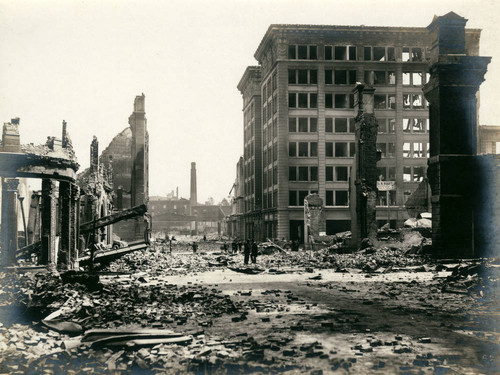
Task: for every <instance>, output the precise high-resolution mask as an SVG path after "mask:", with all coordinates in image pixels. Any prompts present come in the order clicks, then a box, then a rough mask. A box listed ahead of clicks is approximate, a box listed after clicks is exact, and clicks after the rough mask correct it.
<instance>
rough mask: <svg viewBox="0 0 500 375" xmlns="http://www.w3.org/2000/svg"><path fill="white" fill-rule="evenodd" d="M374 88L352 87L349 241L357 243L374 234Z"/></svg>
mask: <svg viewBox="0 0 500 375" xmlns="http://www.w3.org/2000/svg"><path fill="white" fill-rule="evenodd" d="M374 92H375V89H374V88H372V87H367V86H365V85H363V84H358V85H357V86H356V88H355V89H354V110H355V113H357V114H356V117H355V121H356V128H355V129H356V130H355V155H354V165H353V167H352V170H351V194H354V196H353V197H352V198H351V200H350V205H351V232H352V245H353V246H356V247H359V246H360V244H361V240H362V239H363V238H369V239H370V240H372V241H373V240H374V239H376V236H377V220H376V205H377V161H378V160H380V154H379V153H378V152H377V131H378V123H377V119H376V118H375V114H374Z"/></svg>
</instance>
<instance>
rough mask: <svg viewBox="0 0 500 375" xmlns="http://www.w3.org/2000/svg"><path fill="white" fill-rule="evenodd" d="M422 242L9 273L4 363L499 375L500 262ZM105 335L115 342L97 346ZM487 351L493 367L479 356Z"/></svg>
mask: <svg viewBox="0 0 500 375" xmlns="http://www.w3.org/2000/svg"><path fill="white" fill-rule="evenodd" d="M411 246H413V245H408V246H406V247H405V248H397V247H395V246H391V247H389V246H387V247H386V248H379V249H374V248H370V247H368V248H367V249H364V250H362V251H358V252H355V253H352V254H336V253H334V252H333V251H332V249H328V248H325V249H323V250H318V251H315V252H303V251H299V252H291V251H285V252H283V251H277V252H275V253H272V254H269V255H261V256H259V257H258V263H257V266H250V267H246V266H244V265H243V264H242V263H243V262H242V261H243V259H242V258H243V256H242V254H236V255H233V254H228V253H223V252H221V251H219V250H218V249H217V247H218V246H214V244H213V243H212V244H211V245H210V247H205V248H204V247H203V246H200V250H201V251H200V252H199V253H197V254H192V253H186V251H183V252H181V253H179V252H176V251H175V249H174V252H173V254H169V253H167V252H166V251H165V249H163V248H162V247H159V246H156V247H155V246H152V247H150V248H148V249H147V250H146V251H141V252H135V253H131V254H128V255H126V256H124V257H122V258H121V259H119V260H117V261H115V262H113V263H111V264H110V265H109V266H108V267H107V268H106V271H105V272H102V273H100V276H99V277H97V276H95V277H94V276H89V275H85V274H78V273H77V274H73V275H71V274H69V275H68V274H62V275H61V276H62V277H59V276H58V275H57V274H50V273H47V274H36V275H34V274H29V273H26V274H17V273H12V272H11V273H4V274H2V275H0V276H1V277H2V280H3V283H2V288H1V289H2V290H1V292H0V305H1V306H2V307H0V308H1V311H2V323H3V324H2V326H0V349H1V350H2V356H1V358H0V369H1V371H5V372H9V373H19V374H21V373H23V374H24V373H33V374H35V373H46V374H62V373H71V374H80V373H82V374H83V373H89V372H92V373H103V374H105V373H106V374H107V373H120V374H129V373H141V371H142V372H144V371H147V372H152V373H206V372H211V373H282V372H287V373H310V374H319V373H329V372H333V371H339V372H353V373H387V372H397V373H404V372H406V373H419V372H420V371H424V372H426V371H431V370H432V371H434V372H435V373H440V371H441V372H443V373H444V372H446V371H448V372H453V371H455V372H458V373H461V372H462V373H463V372H470V373H477V372H485V371H486V372H491V371H493V372H494V371H496V370H495V369H497V370H498V369H499V363H498V361H497V359H495V358H496V357H495V353H497V352H496V351H495V349H494V348H495V347H498V344H499V343H500V335H499V334H498V332H497V327H496V318H495V317H496V316H498V314H499V313H500V308H499V305H498V298H497V297H498V280H499V275H498V272H497V269H499V268H498V267H497V266H496V263H495V262H493V261H492V260H490V261H479V262H462V263H457V264H438V263H431V262H429V261H428V259H427V258H426V257H424V256H422V255H419V254H410V253H409V251H408V250H409V249H410V248H411ZM214 248H215V249H216V250H217V251H215V252H214V251H213V249H214ZM186 250H187V249H186ZM211 250H212V251H211ZM231 268H234V269H238V270H255V273H256V275H252V274H246V275H245V274H242V273H239V272H233V271H231V270H230V269H231ZM238 275H239V276H238ZM201 276H205V277H206V280H209V281H203V280H204V279H203V278H202V277H201ZM174 281H175V282H174ZM96 329H100V330H101V331H100V332H101V335H103V336H101V337H100V338H99V340H95V341H96V342H94V341H92V342H89V341H85V337H88V336H89V334H90V333H89V332H95V330H96ZM116 332H122V333H123V332H125V333H123V334H124V335H126V336H125V337H124V336H123V335H121V334H120V335H118V336H117V333H116ZM450 340H451V341H450ZM463 348H467V350H466V351H464V350H463ZM471 353H472V354H471ZM475 353H477V354H475ZM477 355H479V357H481V356H482V357H481V358H482V359H481V360H476V362H474V360H473V358H479V357H475V356H477ZM471 356H472V357H471Z"/></svg>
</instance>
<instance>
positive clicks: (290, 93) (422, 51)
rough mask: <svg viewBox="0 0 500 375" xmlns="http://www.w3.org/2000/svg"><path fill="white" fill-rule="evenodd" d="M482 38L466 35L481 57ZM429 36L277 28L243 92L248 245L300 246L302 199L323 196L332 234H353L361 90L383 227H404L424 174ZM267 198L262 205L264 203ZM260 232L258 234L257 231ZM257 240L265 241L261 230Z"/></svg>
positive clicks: (423, 32) (407, 30) (393, 30)
mask: <svg viewBox="0 0 500 375" xmlns="http://www.w3.org/2000/svg"><path fill="white" fill-rule="evenodd" d="M479 37H480V30H477V29H470V30H467V32H466V44H467V49H468V54H470V55H477V54H478V53H479ZM431 42H432V41H431V37H430V34H429V31H428V30H427V29H426V28H423V27H422V28H411V27H369V26H315V25H271V26H270V27H269V29H268V30H267V32H266V34H265V35H264V38H263V39H262V42H261V43H260V45H259V47H258V49H257V51H256V52H255V55H254V57H255V58H256V60H257V61H258V62H259V64H260V66H259V67H248V68H247V69H246V71H245V73H244V75H243V77H242V79H241V81H240V83H239V84H238V89H239V90H240V91H241V93H242V94H243V103H244V104H243V112H244V130H245V131H244V134H245V135H244V145H245V148H244V163H245V189H244V199H245V204H246V205H245V214H244V220H245V222H246V233H245V234H246V236H247V237H255V238H265V237H271V238H276V237H278V238H282V237H285V238H288V239H299V240H302V239H303V238H302V236H303V233H304V230H303V225H304V213H303V204H304V198H305V197H306V196H307V195H308V194H310V193H318V194H319V195H320V197H321V198H322V199H323V201H324V204H325V216H326V230H327V233H328V234H332V233H336V232H340V231H344V230H349V229H350V213H349V199H350V194H349V179H350V169H351V166H352V164H353V155H354V126H355V125H354V115H355V113H354V97H353V93H352V90H353V88H354V86H355V84H356V82H364V83H366V84H369V85H372V86H373V87H374V88H375V97H374V101H375V103H374V105H375V115H376V117H377V120H378V124H379V128H378V137H377V148H378V150H380V151H381V154H382V159H381V160H380V161H379V162H378V163H377V168H378V175H379V179H380V180H386V181H395V186H396V190H393V191H384V192H379V194H378V208H377V220H379V221H380V222H386V221H388V220H390V221H391V224H392V225H398V224H401V223H402V222H403V221H404V220H405V219H407V217H408V215H407V213H406V210H405V209H404V203H405V201H406V199H407V198H408V197H409V196H410V195H411V193H412V192H413V191H414V190H415V189H416V188H417V186H418V184H419V182H420V181H421V180H422V179H423V178H424V177H425V175H426V168H427V157H428V155H429V134H428V131H429V116H428V104H427V102H426V100H425V98H424V96H423V94H422V86H423V85H424V84H425V83H426V82H427V81H428V79H429V78H428V63H427V57H428V54H429V50H430V48H431ZM259 194H261V196H259ZM259 225H260V226H259ZM258 228H261V229H260V232H259V229H258Z"/></svg>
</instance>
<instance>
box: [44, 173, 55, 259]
mask: <svg viewBox="0 0 500 375" xmlns="http://www.w3.org/2000/svg"><path fill="white" fill-rule="evenodd" d="M57 192H58V189H57V185H56V182H55V181H54V180H50V179H44V180H43V181H42V255H41V264H45V265H49V266H51V267H56V264H57V249H56V226H57V214H56V209H57Z"/></svg>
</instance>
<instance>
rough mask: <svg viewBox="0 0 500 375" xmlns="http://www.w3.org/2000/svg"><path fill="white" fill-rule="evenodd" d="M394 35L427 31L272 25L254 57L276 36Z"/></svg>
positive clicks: (425, 31)
mask: <svg viewBox="0 0 500 375" xmlns="http://www.w3.org/2000/svg"><path fill="white" fill-rule="evenodd" d="M465 32H466V34H478V37H479V36H480V34H481V29H466V30H465ZM384 33H387V34H394V33H411V34H423V35H426V36H427V35H429V30H428V29H427V28H426V27H402V26H396V27H388V26H363V25H361V26H340V25H296V24H272V25H270V26H269V28H268V29H267V32H266V34H265V35H264V37H263V38H262V40H261V42H260V44H259V46H258V48H257V50H256V52H255V54H254V57H255V59H256V60H257V61H259V62H260V61H261V60H262V57H263V54H264V52H265V50H266V49H267V47H268V45H269V44H270V43H271V42H272V40H273V38H275V37H277V36H281V37H286V36H299V35H303V36H305V35H308V36H309V35H310V36H328V35H329V34H331V35H338V34H343V35H344V36H345V35H346V34H361V36H363V35H367V34H368V35H370V34H384Z"/></svg>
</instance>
